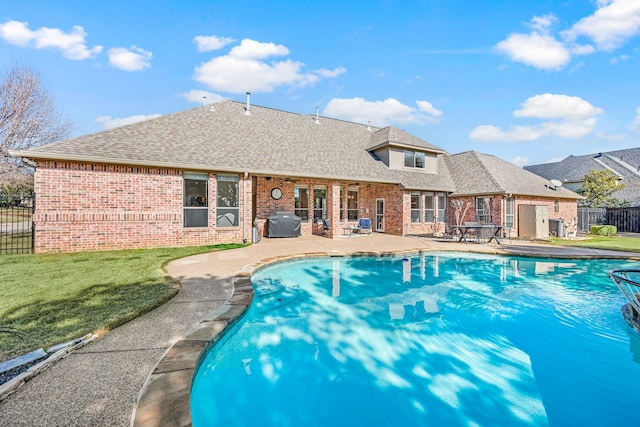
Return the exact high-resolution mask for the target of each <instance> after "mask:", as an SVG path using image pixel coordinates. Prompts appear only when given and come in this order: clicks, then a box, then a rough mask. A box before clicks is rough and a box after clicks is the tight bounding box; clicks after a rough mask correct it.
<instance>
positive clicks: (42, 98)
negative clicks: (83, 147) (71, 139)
mask: <svg viewBox="0 0 640 427" xmlns="http://www.w3.org/2000/svg"><path fill="white" fill-rule="evenodd" d="M70 131H71V123H70V122H68V121H67V120H65V119H64V118H63V117H62V114H61V113H60V112H59V111H57V110H56V108H55V105H54V99H53V97H52V96H51V95H49V93H48V92H47V90H46V89H45V88H44V87H42V85H41V82H40V75H39V74H38V73H36V72H34V71H32V70H30V69H29V68H26V67H22V66H18V65H16V66H14V67H13V68H11V69H10V70H9V71H8V72H7V73H6V74H5V75H4V76H3V78H2V80H0V187H4V188H20V187H24V186H25V183H26V185H28V183H29V182H31V180H32V170H31V168H30V167H29V166H28V165H26V164H25V163H24V162H22V161H21V160H20V159H16V158H13V157H11V155H10V154H9V151H10V150H25V149H28V148H31V147H36V146H39V145H43V144H48V143H51V142H55V141H58V140H61V139H64V138H66V137H67V136H68V135H69V133H70Z"/></svg>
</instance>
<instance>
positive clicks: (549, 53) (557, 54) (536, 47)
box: [495, 15, 571, 70]
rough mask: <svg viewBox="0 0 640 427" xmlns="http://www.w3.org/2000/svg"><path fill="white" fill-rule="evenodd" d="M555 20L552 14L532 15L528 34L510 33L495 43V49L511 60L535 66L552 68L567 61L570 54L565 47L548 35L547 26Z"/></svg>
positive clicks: (559, 66) (561, 65)
mask: <svg viewBox="0 0 640 427" xmlns="http://www.w3.org/2000/svg"><path fill="white" fill-rule="evenodd" d="M555 21H556V18H555V16H553V15H544V16H534V17H533V18H532V19H531V23H530V27H531V29H532V32H531V33H530V34H511V35H510V36H509V37H507V39H506V40H503V41H501V42H499V43H498V44H496V46H495V49H496V50H497V51H498V52H500V53H503V54H505V55H507V56H508V57H509V58H511V60H512V61H516V62H521V63H523V64H526V65H530V66H532V67H536V68H542V69H545V70H552V69H557V68H562V67H564V66H565V65H567V64H568V63H569V60H570V59H571V54H570V53H569V50H568V49H567V47H565V46H564V45H563V44H562V43H560V42H559V41H558V40H556V39H555V38H554V37H553V36H551V35H549V26H550V25H551V24H552V23H553V22H555Z"/></svg>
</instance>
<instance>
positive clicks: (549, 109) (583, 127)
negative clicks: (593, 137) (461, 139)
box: [470, 93, 603, 142]
mask: <svg viewBox="0 0 640 427" xmlns="http://www.w3.org/2000/svg"><path fill="white" fill-rule="evenodd" d="M521 107H522V108H521V109H519V110H516V111H514V112H513V115H514V117H522V118H534V119H542V120H546V121H543V122H540V123H538V124H534V125H524V126H512V127H511V128H509V129H508V130H502V129H500V128H498V127H496V126H493V125H483V126H478V127H477V128H475V129H474V130H473V131H472V132H471V134H470V137H471V138H472V139H477V140H481V141H501V142H516V141H535V140H537V139H539V138H541V137H544V136H558V137H562V138H580V137H582V136H585V135H587V134H589V133H590V132H592V131H593V129H594V128H595V126H596V122H597V120H596V116H598V115H599V114H602V113H603V110H602V109H601V108H598V107H594V106H593V105H591V104H590V103H589V102H587V101H585V100H584V99H582V98H579V97H577V96H567V95H558V94H550V93H545V94H542V95H536V96H532V97H531V98H529V99H527V100H526V101H525V102H523V103H522V104H521Z"/></svg>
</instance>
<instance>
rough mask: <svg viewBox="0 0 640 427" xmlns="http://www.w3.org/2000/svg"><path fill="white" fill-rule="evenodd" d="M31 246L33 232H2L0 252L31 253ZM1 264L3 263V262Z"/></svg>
mask: <svg viewBox="0 0 640 427" xmlns="http://www.w3.org/2000/svg"><path fill="white" fill-rule="evenodd" d="M31 247H32V242H31V232H28V233H19V234H0V254H23V253H31ZM0 265H2V264H1V262H0ZM0 286H1V285H0ZM0 304H1V303H0Z"/></svg>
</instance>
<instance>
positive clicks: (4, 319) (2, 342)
mask: <svg viewBox="0 0 640 427" xmlns="http://www.w3.org/2000/svg"><path fill="white" fill-rule="evenodd" d="M240 246H244V245H216V246H208V247H207V246H203V247H188V248H171V249H149V250H146V249H144V250H142V249H141V250H125V251H111V252H84V253H75V254H52V255H3V256H0V277H1V280H0V327H2V328H0V329H4V328H11V329H12V330H16V331H18V332H19V333H20V334H19V335H15V334H8V333H0V361H2V360H7V359H10V358H11V357H14V356H16V355H19V354H22V353H25V352H27V351H30V350H34V349H37V348H40V347H46V346H50V345H53V344H57V343H60V342H64V341H67V340H70V339H74V338H78V337H81V336H83V335H85V334H87V333H90V332H96V331H108V330H109V329H112V328H114V327H116V326H118V325H121V324H123V323H125V322H127V321H129V320H131V319H134V318H136V317H138V316H140V315H141V314H143V313H145V312H147V311H149V310H151V309H153V308H154V307H157V306H158V305H160V304H161V303H163V302H165V301H167V300H168V299H169V298H171V297H172V296H173V295H175V294H176V292H177V290H178V287H177V284H176V283H174V282H173V281H172V280H171V278H169V277H168V276H167V275H166V274H165V273H164V271H163V269H162V267H163V266H164V265H165V264H166V263H167V262H169V261H171V260H174V259H177V258H182V257H185V256H188V255H194V254H199V253H204V252H209V251H212V250H222V249H232V248H237V247H240Z"/></svg>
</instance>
